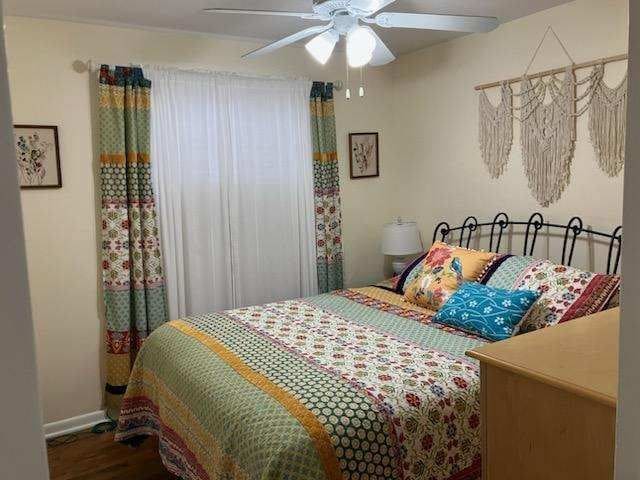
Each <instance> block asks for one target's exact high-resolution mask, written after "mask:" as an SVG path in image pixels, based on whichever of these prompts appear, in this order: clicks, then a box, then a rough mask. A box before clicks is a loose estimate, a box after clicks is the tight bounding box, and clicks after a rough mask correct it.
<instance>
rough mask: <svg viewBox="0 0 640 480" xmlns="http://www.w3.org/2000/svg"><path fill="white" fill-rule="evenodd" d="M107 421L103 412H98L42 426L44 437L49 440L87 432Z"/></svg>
mask: <svg viewBox="0 0 640 480" xmlns="http://www.w3.org/2000/svg"><path fill="white" fill-rule="evenodd" d="M108 420H109V419H108V418H107V414H106V413H105V411H104V410H98V411H97V412H93V413H86V414H84V415H78V416H77V417H72V418H67V419H65V420H60V421H58V422H51V423H46V424H45V425H44V437H45V438H46V439H47V440H49V439H51V438H56V437H60V436H62V435H69V434H70V433H76V432H80V431H82V430H87V429H89V428H91V427H93V426H95V425H97V424H98V423H101V422H106V421H108Z"/></svg>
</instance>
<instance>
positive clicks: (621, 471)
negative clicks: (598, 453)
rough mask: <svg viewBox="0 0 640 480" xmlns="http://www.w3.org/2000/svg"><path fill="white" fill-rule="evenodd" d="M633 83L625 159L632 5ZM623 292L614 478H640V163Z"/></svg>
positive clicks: (638, 133) (638, 137)
mask: <svg viewBox="0 0 640 480" xmlns="http://www.w3.org/2000/svg"><path fill="white" fill-rule="evenodd" d="M629 28H630V33H629V65H630V68H629V79H630V85H632V86H633V87H632V89H631V91H630V94H629V111H628V112H627V113H628V115H627V118H628V124H627V125H628V129H627V158H634V159H635V158H638V156H640V88H638V87H639V86H640V3H638V2H634V3H632V4H631V5H630V12H629ZM624 175H625V179H624V180H625V185H626V186H627V188H626V190H625V194H624V228H625V242H626V245H629V248H626V247H625V249H624V255H623V260H624V269H623V272H622V273H623V274H624V289H623V292H622V313H621V320H620V321H621V323H620V362H619V365H620V378H619V382H618V409H617V414H618V419H617V430H616V468H615V470H616V475H615V478H616V480H627V479H629V478H640V457H638V444H640V402H639V401H638V399H640V372H639V371H638V363H640V349H638V341H639V340H640V322H638V316H639V315H640V295H639V293H640V251H639V250H638V249H637V248H634V247H635V245H637V244H638V242H640V215H638V204H639V203H640V189H638V188H637V185H638V184H639V183H640V164H639V163H638V162H637V161H636V162H627V164H626V165H625V172H624Z"/></svg>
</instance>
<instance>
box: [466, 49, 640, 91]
mask: <svg viewBox="0 0 640 480" xmlns="http://www.w3.org/2000/svg"><path fill="white" fill-rule="evenodd" d="M627 58H628V55H627V54H626V53H621V54H620V55H613V56H611V57H605V58H600V59H598V60H591V61H589V62H583V63H575V64H573V65H572V66H571V67H572V68H573V70H574V71H575V70H580V69H582V68H589V67H595V66H596V65H600V64H606V63H612V62H620V61H622V60H627ZM566 68H567V67H559V68H553V69H551V70H545V71H543V72H538V73H532V74H531V75H527V78H540V77H546V76H548V75H554V74H556V73H562V72H564V71H565V70H566ZM520 81H522V77H521V76H520V77H513V78H510V79H508V80H504V83H506V84H512V83H518V82H520ZM502 83H503V82H491V83H484V84H482V85H476V86H475V87H474V88H475V90H485V89H487V88H493V87H499V86H500V85H502Z"/></svg>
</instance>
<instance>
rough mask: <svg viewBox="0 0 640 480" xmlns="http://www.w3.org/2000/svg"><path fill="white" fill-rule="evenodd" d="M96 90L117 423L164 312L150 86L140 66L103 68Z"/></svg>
mask: <svg viewBox="0 0 640 480" xmlns="http://www.w3.org/2000/svg"><path fill="white" fill-rule="evenodd" d="M98 89H99V92H98V95H99V116H100V166H101V172H100V177H101V181H102V267H103V282H104V303H105V314H106V323H107V332H106V333H107V338H106V340H107V348H106V354H107V359H106V368H107V385H106V393H107V395H106V396H107V398H106V404H107V411H108V413H109V414H110V415H111V416H112V418H115V417H117V415H118V413H119V408H120V401H121V398H122V395H123V394H124V393H125V390H126V388H127V382H128V380H129V373H130V371H131V367H132V364H133V361H134V360H135V356H136V353H137V352H138V349H139V348H140V346H141V344H142V342H143V341H144V339H145V338H146V337H147V336H148V335H149V334H150V333H151V332H152V331H153V330H154V329H155V328H157V327H158V326H160V325H161V324H162V323H164V322H165V321H166V320H167V308H166V298H165V290H164V277H163V272H162V258H161V254H160V242H159V238H158V227H157V224H156V222H157V221H156V211H155V204H154V197H153V190H152V187H151V172H150V163H149V162H150V159H149V144H150V132H149V120H150V93H151V92H150V91H151V82H150V81H149V80H147V79H145V78H144V77H143V74H142V70H141V69H140V68H126V67H116V68H115V70H110V69H109V67H108V66H107V65H103V66H102V67H101V69H100V84H99V87H98Z"/></svg>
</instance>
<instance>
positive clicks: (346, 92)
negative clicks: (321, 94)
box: [344, 55, 351, 100]
mask: <svg viewBox="0 0 640 480" xmlns="http://www.w3.org/2000/svg"><path fill="white" fill-rule="evenodd" d="M345 58H346V55H345ZM344 95H345V97H346V99H347V100H351V85H350V84H349V61H348V60H347V90H346V91H345V94H344Z"/></svg>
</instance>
